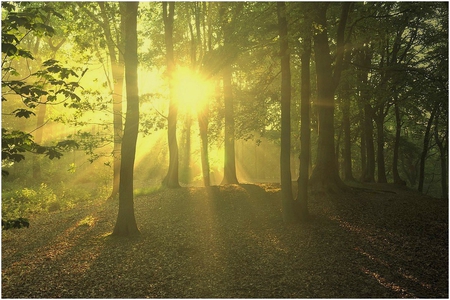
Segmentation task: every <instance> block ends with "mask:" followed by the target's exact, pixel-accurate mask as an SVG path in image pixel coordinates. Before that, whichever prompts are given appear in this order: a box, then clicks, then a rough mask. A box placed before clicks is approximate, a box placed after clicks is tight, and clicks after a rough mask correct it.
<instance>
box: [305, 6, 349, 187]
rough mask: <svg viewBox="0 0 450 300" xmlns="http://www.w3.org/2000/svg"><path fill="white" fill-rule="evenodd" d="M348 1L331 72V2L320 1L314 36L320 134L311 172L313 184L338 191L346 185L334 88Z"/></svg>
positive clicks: (339, 68)
mask: <svg viewBox="0 0 450 300" xmlns="http://www.w3.org/2000/svg"><path fill="white" fill-rule="evenodd" d="M349 5H350V4H349V3H344V4H343V7H342V16H341V20H340V22H339V28H338V34H337V41H338V52H339V53H338V55H337V57H336V62H335V70H334V74H333V72H332V66H331V65H332V59H331V54H330V48H329V45H328V33H327V18H326V12H327V8H328V4H326V3H325V4H323V3H320V6H319V7H318V11H317V16H316V20H315V22H316V23H317V25H318V26H319V27H320V30H318V31H317V32H316V34H315V36H314V52H315V62H316V74H317V101H316V103H315V105H316V106H317V113H318V122H319V136H318V145H317V161H316V166H315V168H314V170H313V173H312V175H311V179H310V181H311V184H312V185H313V186H314V187H315V188H316V189H318V190H325V191H327V192H338V191H340V190H342V189H344V188H345V185H344V183H343V182H342V180H341V178H340V177H339V172H338V167H337V164H336V153H335V146H334V92H335V89H336V87H337V83H338V82H339V78H340V73H341V70H342V59H343V50H344V48H343V46H344V45H343V34H344V30H345V23H346V20H347V15H348V10H349Z"/></svg>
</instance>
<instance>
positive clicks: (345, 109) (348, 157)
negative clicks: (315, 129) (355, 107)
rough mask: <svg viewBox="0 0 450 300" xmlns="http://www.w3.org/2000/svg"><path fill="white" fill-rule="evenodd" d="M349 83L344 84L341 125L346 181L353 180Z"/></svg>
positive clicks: (344, 176)
mask: <svg viewBox="0 0 450 300" xmlns="http://www.w3.org/2000/svg"><path fill="white" fill-rule="evenodd" d="M349 90H350V85H349V84H348V81H346V82H345V85H344V93H343V99H342V104H343V105H342V126H343V130H344V149H343V151H342V155H343V178H344V180H346V181H354V180H355V179H354V178H353V173H352V148H351V147H352V141H351V132H350V94H349V92H348V91H349Z"/></svg>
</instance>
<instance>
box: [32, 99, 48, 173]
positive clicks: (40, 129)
mask: <svg viewBox="0 0 450 300" xmlns="http://www.w3.org/2000/svg"><path fill="white" fill-rule="evenodd" d="M44 98H45V99H44ZM41 102H42V103H41V104H39V108H38V114H37V120H36V131H35V133H34V142H35V143H36V144H38V145H40V144H41V143H42V136H43V135H44V124H45V113H46V111H47V105H46V102H47V98H46V97H45V96H42V97H41ZM40 175H41V164H40V162H39V159H38V157H37V156H33V178H34V179H38V178H39V176H40Z"/></svg>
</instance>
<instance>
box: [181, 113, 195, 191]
mask: <svg viewBox="0 0 450 300" xmlns="http://www.w3.org/2000/svg"><path fill="white" fill-rule="evenodd" d="M184 126H185V135H186V136H185V137H186V139H184V141H183V146H184V147H183V153H184V154H183V155H184V157H183V160H182V161H183V171H182V174H183V175H182V176H181V178H182V179H181V182H186V183H188V182H189V181H190V180H191V175H192V173H191V166H190V165H191V127H192V116H191V115H190V114H188V115H187V116H186V120H185V123H184Z"/></svg>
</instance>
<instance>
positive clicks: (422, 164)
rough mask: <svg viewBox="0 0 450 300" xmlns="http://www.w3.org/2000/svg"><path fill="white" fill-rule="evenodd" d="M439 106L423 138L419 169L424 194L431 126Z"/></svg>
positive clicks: (432, 112)
mask: <svg viewBox="0 0 450 300" xmlns="http://www.w3.org/2000/svg"><path fill="white" fill-rule="evenodd" d="M437 111H438V109H437V106H436V107H435V108H433V110H432V111H431V115H430V118H429V119H428V122H427V128H426V130H425V136H424V137H423V148H422V154H421V155H420V169H419V187H418V190H419V192H421V193H422V192H423V184H424V181H425V161H426V159H427V154H428V148H429V144H430V133H431V126H432V125H433V120H434V118H435V116H436V114H437Z"/></svg>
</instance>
